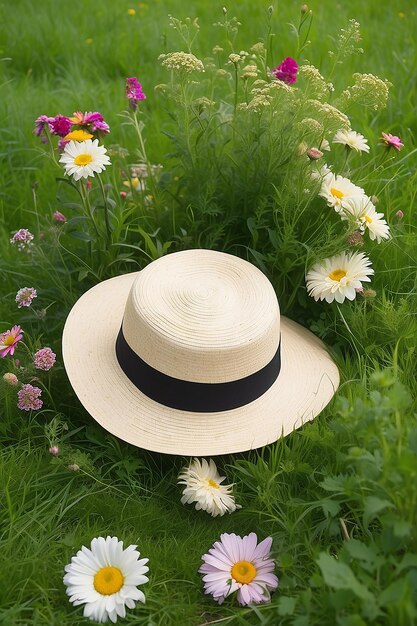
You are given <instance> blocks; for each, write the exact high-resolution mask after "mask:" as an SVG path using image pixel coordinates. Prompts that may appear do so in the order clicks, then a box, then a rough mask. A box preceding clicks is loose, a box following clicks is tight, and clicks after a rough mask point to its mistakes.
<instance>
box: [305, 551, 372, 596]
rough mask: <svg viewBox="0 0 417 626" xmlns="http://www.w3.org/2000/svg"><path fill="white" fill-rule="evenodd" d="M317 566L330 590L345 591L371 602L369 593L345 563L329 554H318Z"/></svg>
mask: <svg viewBox="0 0 417 626" xmlns="http://www.w3.org/2000/svg"><path fill="white" fill-rule="evenodd" d="M317 564H318V566H319V568H320V570H321V573H322V575H323V578H324V582H325V583H326V585H328V586H329V587H331V588H332V589H347V590H350V591H352V593H354V594H355V596H357V597H358V598H360V599H361V600H364V601H370V600H373V596H372V594H371V593H370V591H368V589H367V588H366V587H365V586H364V585H363V584H362V583H360V582H359V581H358V579H357V578H356V576H355V574H354V573H353V572H352V570H351V569H350V567H349V566H348V565H346V563H342V562H340V561H338V560H337V559H335V558H334V557H333V556H330V554H327V552H320V554H319V557H318V559H317Z"/></svg>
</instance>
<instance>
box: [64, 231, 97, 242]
mask: <svg viewBox="0 0 417 626" xmlns="http://www.w3.org/2000/svg"><path fill="white" fill-rule="evenodd" d="M69 235H70V236H71V237H72V238H73V239H80V240H81V241H93V238H92V237H91V235H89V234H88V233H84V232H83V231H82V230H74V231H72V232H71V233H69Z"/></svg>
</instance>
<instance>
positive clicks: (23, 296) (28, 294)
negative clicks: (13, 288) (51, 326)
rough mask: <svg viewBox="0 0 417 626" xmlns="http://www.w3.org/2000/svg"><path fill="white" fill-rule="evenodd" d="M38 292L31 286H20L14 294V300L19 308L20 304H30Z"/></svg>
mask: <svg viewBox="0 0 417 626" xmlns="http://www.w3.org/2000/svg"><path fill="white" fill-rule="evenodd" d="M37 296H38V293H37V291H36V289H34V288H33V287H22V289H19V291H18V292H17V294H16V302H17V306H18V307H19V309H21V308H22V306H30V305H31V304H32V300H33V298H37Z"/></svg>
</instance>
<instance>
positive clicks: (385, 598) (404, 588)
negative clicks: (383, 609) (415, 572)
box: [379, 578, 409, 606]
mask: <svg viewBox="0 0 417 626" xmlns="http://www.w3.org/2000/svg"><path fill="white" fill-rule="evenodd" d="M408 593H409V587H408V582H407V580H406V579H405V578H401V579H399V580H394V582H393V583H391V584H390V585H389V586H388V587H387V588H386V589H384V591H383V592H382V593H381V594H380V596H379V604H380V605H382V606H386V605H387V604H392V603H398V602H401V601H402V600H403V599H404V598H405V597H406V596H407V595H408Z"/></svg>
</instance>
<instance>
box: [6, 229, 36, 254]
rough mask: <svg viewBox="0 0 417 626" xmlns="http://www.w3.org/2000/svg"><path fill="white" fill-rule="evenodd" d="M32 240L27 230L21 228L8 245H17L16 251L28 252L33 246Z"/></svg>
mask: <svg viewBox="0 0 417 626" xmlns="http://www.w3.org/2000/svg"><path fill="white" fill-rule="evenodd" d="M33 239H34V237H33V235H32V233H30V232H29V231H28V229H27V228H21V229H20V230H18V231H17V232H16V233H15V234H14V235H13V237H12V238H11V239H10V243H11V244H13V245H17V248H18V250H26V251H28V250H29V249H30V248H31V247H32V245H33V244H32V240H33Z"/></svg>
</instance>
